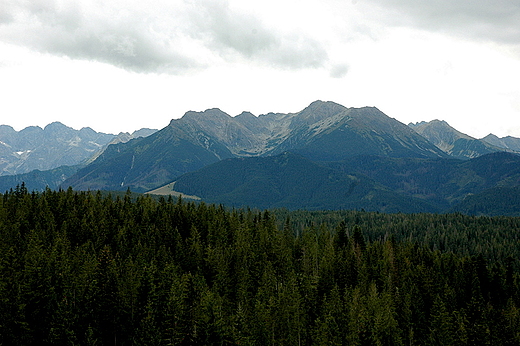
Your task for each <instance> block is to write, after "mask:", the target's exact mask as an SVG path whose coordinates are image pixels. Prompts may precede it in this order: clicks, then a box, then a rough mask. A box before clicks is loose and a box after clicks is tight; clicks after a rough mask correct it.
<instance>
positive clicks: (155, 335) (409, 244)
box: [0, 185, 520, 345]
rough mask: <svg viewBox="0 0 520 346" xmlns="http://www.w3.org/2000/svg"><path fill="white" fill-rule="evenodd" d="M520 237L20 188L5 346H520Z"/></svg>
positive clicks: (0, 268) (8, 220) (432, 220)
mask: <svg viewBox="0 0 520 346" xmlns="http://www.w3.org/2000/svg"><path fill="white" fill-rule="evenodd" d="M278 223H280V225H279V224H278ZM519 230H520V220H519V219H516V218H506V217H501V218H488V217H469V216H463V215H461V214H452V215H432V214H417V215H404V214H379V213H369V212H355V211H350V212H346V211H345V212H288V211H284V210H273V211H262V212H260V211H251V210H226V209H225V208H223V207H218V206H214V205H206V204H204V203H200V204H193V203H184V202H182V200H173V199H172V198H169V199H165V198H160V199H157V200H156V199H153V198H151V197H147V196H139V197H137V198H135V196H133V195H132V194H131V193H130V191H128V192H127V193H126V194H124V195H117V196H113V195H103V194H101V193H99V192H96V193H86V192H82V193H76V192H74V191H72V190H71V189H69V190H67V191H52V190H50V189H47V190H45V191H44V192H42V193H29V192H28V191H27V188H26V187H25V186H23V185H22V186H19V187H17V188H16V189H15V190H14V191H10V192H8V193H6V194H3V195H0V239H1V240H0V344H3V345H4V344H5V345H56V344H58V345H62V344H71V345H72V344H74V345H76V344H78V345H95V344H97V345H236V344H241V345H329V344H330V345H410V344H417V345H465V344H471V345H485V344H493V345H518V344H520V333H519V332H518V331H519V330H520V329H519V328H520V309H519V306H520V272H519V268H518V264H517V263H516V260H515V259H516V258H518V256H519V255H520V254H519V250H520V248H519V246H518V231H519Z"/></svg>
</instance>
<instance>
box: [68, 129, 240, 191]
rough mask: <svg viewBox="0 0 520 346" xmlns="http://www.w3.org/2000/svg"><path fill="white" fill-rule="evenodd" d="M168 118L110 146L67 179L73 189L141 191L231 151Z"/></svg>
mask: <svg viewBox="0 0 520 346" xmlns="http://www.w3.org/2000/svg"><path fill="white" fill-rule="evenodd" d="M178 123H179V121H175V120H172V122H171V123H170V125H168V126H167V127H165V128H164V129H162V130H160V131H158V132H156V133H154V134H152V135H150V136H148V137H146V138H137V139H133V140H131V141H129V142H127V143H119V144H114V145H110V146H109V147H108V148H107V149H106V150H105V151H104V152H103V154H102V155H101V156H99V157H98V158H97V159H96V160H95V161H94V162H92V163H91V164H90V165H88V166H87V167H85V168H83V169H82V170H80V171H78V172H77V173H76V174H75V175H74V176H72V177H70V178H69V179H67V180H66V181H65V182H64V183H63V186H65V187H68V186H72V187H73V188H74V189H77V190H85V189H91V190H92V189H101V190H123V189H127V188H128V187H130V188H131V189H132V190H134V191H136V192H144V191H146V190H150V189H152V188H154V187H157V186H159V185H161V184H163V183H164V182H167V181H171V180H173V179H174V178H175V177H177V176H179V175H181V174H184V173H186V172H191V171H194V170H197V169H199V168H202V167H204V166H206V165H208V164H210V163H213V162H216V161H218V160H220V159H222V158H227V157H232V156H233V154H232V153H231V152H230V151H229V150H228V149H227V148H226V147H225V146H224V145H223V144H221V143H219V142H216V141H214V140H213V139H212V138H211V137H210V136H208V135H206V134H205V133H204V132H203V131H199V130H197V129H193V128H190V127H189V126H187V128H186V129H185V128H184V127H183V126H182V124H181V125H180V126H179V124H178Z"/></svg>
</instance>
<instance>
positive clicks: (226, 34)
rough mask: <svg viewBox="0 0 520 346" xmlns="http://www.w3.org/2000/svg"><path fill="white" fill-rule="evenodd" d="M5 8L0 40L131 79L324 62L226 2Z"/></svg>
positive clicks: (305, 41) (16, 4)
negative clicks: (247, 64) (223, 63)
mask: <svg viewBox="0 0 520 346" xmlns="http://www.w3.org/2000/svg"><path fill="white" fill-rule="evenodd" d="M4 4H7V5H3V6H1V7H0V9H1V12H0V41H4V42H8V43H12V44H17V45H22V46H26V47H29V48H31V49H34V50H37V51H40V52H44V53H50V54H54V55H60V56H67V57H70V58H73V59H87V60H94V61H100V62H104V63H108V64H112V65H115V66H118V67H121V68H124V69H127V70H130V71H135V72H159V73H172V74H178V73H183V72H186V71H190V70H196V69H200V68H204V67H206V65H207V64H209V63H211V62H212V61H215V59H224V60H231V61H232V60H233V59H235V58H237V57H239V58H243V59H246V60H248V61H251V62H254V63H258V64H267V65H272V66H275V67H277V68H289V69H298V68H308V67H310V68H315V67H320V66H323V65H324V64H325V63H326V62H327V60H328V56H327V52H326V50H325V49H324V47H323V46H322V45H321V44H320V42H319V41H316V40H313V39H311V38H308V37H306V36H304V35H301V34H283V33H280V32H278V31H277V30H276V29H274V28H269V27H267V26H266V25H265V24H264V23H263V22H262V21H261V20H260V18H258V17H257V16H255V15H253V14H249V13H242V12H239V11H236V10H233V9H231V8H230V7H229V5H228V3H227V2H226V1H219V0H206V1H190V0H185V1H184V2H182V0H180V2H179V1H178V2H176V3H175V4H173V5H172V4H168V2H164V3H162V4H161V3H160V2H157V3H153V4H150V3H147V4H143V5H141V8H114V7H110V6H111V5H110V4H111V2H98V5H96V6H98V7H92V6H94V5H92V4H88V3H87V5H85V3H82V2H81V1H79V0H78V1H63V2H62V1H59V2H57V1H55V0H31V1H27V2H25V1H24V2H21V1H17V0H6V2H4ZM89 6H90V7H89ZM141 10H142V11H141ZM188 47H189V48H188Z"/></svg>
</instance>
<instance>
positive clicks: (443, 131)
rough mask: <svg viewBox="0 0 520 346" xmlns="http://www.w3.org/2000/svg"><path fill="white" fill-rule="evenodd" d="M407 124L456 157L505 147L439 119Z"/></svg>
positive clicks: (471, 156) (475, 155)
mask: <svg viewBox="0 0 520 346" xmlns="http://www.w3.org/2000/svg"><path fill="white" fill-rule="evenodd" d="M408 126H410V127H411V128H412V129H414V130H415V131H416V132H417V133H419V134H420V135H421V136H423V137H424V138H426V139H427V140H428V141H430V142H431V143H433V144H435V146H437V147H438V148H439V149H441V150H442V151H444V152H445V153H446V154H448V155H450V156H451V157H453V158H457V159H472V158H475V157H479V156H481V155H486V154H490V153H494V152H497V151H504V150H505V148H506V147H504V146H498V145H495V144H493V143H491V142H489V141H486V140H483V139H482V140H481V139H475V138H473V137H470V136H468V135H466V134H464V133H462V132H459V131H457V130H456V129H454V128H453V127H451V126H450V125H449V124H448V123H447V122H445V121H441V120H432V121H430V122H424V121H423V122H420V123H417V124H409V125H408Z"/></svg>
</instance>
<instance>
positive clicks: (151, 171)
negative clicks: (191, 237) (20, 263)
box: [0, 101, 520, 214]
mask: <svg viewBox="0 0 520 346" xmlns="http://www.w3.org/2000/svg"><path fill="white" fill-rule="evenodd" d="M82 131H83V130H82ZM0 134H1V133H0ZM100 136H101V135H100ZM103 138H105V137H103ZM112 140H114V137H112V138H110V140H108V141H107V142H106V143H105V144H100V143H98V147H99V148H100V149H101V148H102V147H103V146H104V149H103V150H98V151H96V153H92V152H91V155H90V156H89V157H84V158H83V159H82V160H84V161H83V166H81V167H77V169H76V170H74V172H70V171H67V172H66V173H65V172H64V170H63V168H60V169H58V170H56V169H57V168H56V167H55V168H54V171H49V172H47V173H45V174H47V176H48V177H50V178H49V180H53V184H56V182H57V181H60V180H61V184H60V185H59V186H61V187H63V188H67V187H69V186H71V187H72V188H74V189H76V190H87V189H90V190H97V189H102V190H126V189H128V188H130V189H131V190H132V191H135V192H150V191H152V192H154V193H172V194H184V195H189V196H196V197H197V198H200V199H202V200H204V201H207V202H215V203H223V204H226V205H234V206H246V205H247V206H251V207H259V208H268V207H286V208H290V209H298V208H305V209H361V208H363V209H365V210H377V211H382V212H445V211H458V210H460V211H463V212H468V213H476V214H478V213H488V214H490V213H491V214H493V213H494V214H497V213H498V214H500V213H501V211H500V210H496V209H497V208H499V209H504V208H505V209H507V207H504V206H503V204H501V203H495V205H496V206H497V208H495V209H494V210H492V208H491V209H490V208H487V207H486V208H480V207H479V205H482V203H483V202H482V200H486V198H484V197H482V198H480V199H479V196H480V195H481V194H484V195H483V196H488V197H487V198H488V200H489V199H490V198H489V196H494V197H493V198H491V199H494V200H495V202H497V199H500V196H502V195H508V194H510V193H514V192H515V191H516V190H515V189H516V188H517V186H520V156H518V155H517V154H515V152H516V151H517V150H518V149H520V139H516V138H514V137H506V138H502V139H500V138H498V137H496V136H493V135H489V136H487V137H485V138H483V139H475V138H472V137H470V136H468V135H465V134H463V133H461V132H459V131H457V130H455V129H454V128H452V127H451V126H449V125H448V124H447V123H446V122H444V121H439V120H434V121H431V122H421V123H417V124H409V125H405V124H403V123H401V122H399V121H397V120H395V119H393V118H390V117H388V116H387V115H385V114H384V113H383V112H381V111H380V110H379V109H377V108H375V107H363V108H347V107H344V106H342V105H339V104H337V103H334V102H323V101H315V102H313V103H311V104H310V105H309V106H308V107H306V108H305V109H303V110H302V111H300V112H297V113H268V114H264V115H260V116H255V115H253V114H251V113H249V112H243V113H241V114H240V115H237V116H235V117H232V116H230V115H228V114H226V113H225V112H222V111H221V110H219V109H216V108H214V109H208V110H206V111H204V112H193V111H190V112H187V113H186V114H185V115H184V116H183V117H182V118H179V119H174V120H172V121H171V122H170V124H169V125H168V126H166V127H165V128H163V129H161V130H159V131H157V132H154V133H152V134H149V135H148V136H145V137H139V138H133V139H130V140H128V141H125V142H120V143H113V144H110V145H107V144H108V143H109V142H110V141H112ZM0 141H2V142H4V140H3V137H2V136H0ZM96 143H97V142H96ZM6 144H7V143H6ZM9 145H10V144H9ZM84 150H85V151H86V150H87V149H84ZM85 156H88V155H85ZM52 172H54V173H52ZM43 174H44V173H43V172H41V173H40V175H39V176H40V178H41V176H42V175H43ZM57 177H60V178H57ZM6 178H9V177H0V188H2V186H4V185H2V184H3V181H6V180H5V179H6ZM19 178H20V176H18V179H19ZM24 178H25V179H27V180H29V181H30V178H29V177H28V176H25V177H24ZM64 178H66V179H65V180H64V181H63V179H64ZM3 179H4V180H3ZM11 179H12V177H11ZM42 181H44V180H42V179H40V184H41V182H42ZM12 182H13V181H12V180H11V181H10V183H11V184H12ZM26 184H27V185H29V183H28V182H27V181H26ZM49 187H51V188H57V187H58V185H54V186H53V185H51V184H49ZM161 187H163V188H161ZM39 188H41V186H40V187H39ZM494 189H502V195H500V194H494V193H493V191H494ZM504 189H506V190H507V191H508V193H504V191H505V190H504ZM165 191H166V192H165ZM472 201H473V202H472ZM479 201H480V202H479ZM506 204H507V203H506ZM501 205H502V206H503V207H500V206H501ZM458 207H460V209H457V208H458ZM464 208H465V209H464ZM505 209H504V210H505ZM482 210H485V212H483V211H482ZM514 210H515V209H514V208H509V209H508V212H507V213H508V214H511V213H514V212H515V211H514Z"/></svg>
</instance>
